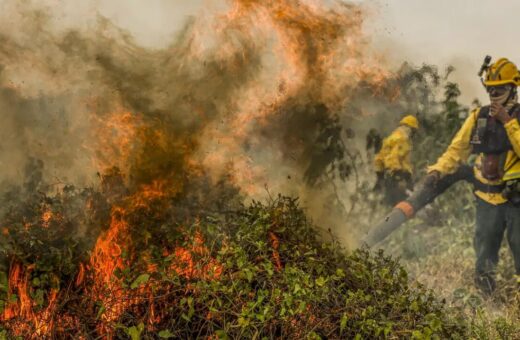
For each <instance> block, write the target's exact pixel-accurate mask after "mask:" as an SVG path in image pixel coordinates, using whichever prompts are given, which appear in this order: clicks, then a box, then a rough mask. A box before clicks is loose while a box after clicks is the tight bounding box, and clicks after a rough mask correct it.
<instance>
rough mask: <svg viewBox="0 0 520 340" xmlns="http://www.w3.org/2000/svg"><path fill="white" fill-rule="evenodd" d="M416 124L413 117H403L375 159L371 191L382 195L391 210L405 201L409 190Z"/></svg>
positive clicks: (417, 125) (385, 140)
mask: <svg viewBox="0 0 520 340" xmlns="http://www.w3.org/2000/svg"><path fill="white" fill-rule="evenodd" d="M418 128H419V122H418V121H417V118H415V117H414V116H412V115H408V116H406V117H404V118H403V119H402V120H401V121H400V123H399V127H398V128H397V129H395V130H394V131H393V132H392V134H391V135H390V136H388V137H387V138H385V139H384V140H383V145H382V147H381V150H380V151H379V152H378V153H377V155H376V156H375V159H374V166H375V169H376V175H377V180H376V185H375V187H374V190H376V191H383V192H384V203H385V204H387V205H389V206H394V205H395V204H397V203H398V202H400V201H402V200H404V199H405V198H406V196H407V193H406V191H407V190H411V189H412V186H413V185H412V162H411V152H412V138H413V135H414V134H415V132H416V131H417V129H418Z"/></svg>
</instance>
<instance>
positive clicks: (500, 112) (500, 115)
mask: <svg viewBox="0 0 520 340" xmlns="http://www.w3.org/2000/svg"><path fill="white" fill-rule="evenodd" d="M491 112H494V115H493V117H495V118H496V119H498V120H499V121H501V122H502V124H505V123H507V122H509V121H510V120H511V119H512V118H511V116H510V115H509V114H508V113H507V110H506V108H505V107H504V106H502V105H501V104H499V103H492V104H491Z"/></svg>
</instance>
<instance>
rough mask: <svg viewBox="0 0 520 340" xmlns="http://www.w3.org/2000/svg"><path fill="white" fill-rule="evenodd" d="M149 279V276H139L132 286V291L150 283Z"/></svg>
mask: <svg viewBox="0 0 520 340" xmlns="http://www.w3.org/2000/svg"><path fill="white" fill-rule="evenodd" d="M149 279H150V275H149V274H141V275H139V276H138V277H137V279H135V280H134V282H132V284H131V285H130V288H131V289H136V288H137V287H139V286H140V285H142V284H145V283H146V282H148V280H149Z"/></svg>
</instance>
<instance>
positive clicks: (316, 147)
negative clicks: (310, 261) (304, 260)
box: [0, 0, 397, 223]
mask: <svg viewBox="0 0 520 340" xmlns="http://www.w3.org/2000/svg"><path fill="white" fill-rule="evenodd" d="M4 3H8V4H9V6H5V7H6V9H7V10H8V11H9V12H10V15H11V17H12V18H16V20H12V21H10V22H9V24H7V23H4V24H2V27H1V28H2V30H1V32H2V33H1V34H0V67H1V73H0V110H1V111H2V118H3V119H2V124H1V126H0V136H1V142H0V145H1V148H0V164H1V165H2V167H3V171H2V172H1V173H0V177H1V180H3V181H4V182H16V181H20V180H21V171H20V169H23V168H24V165H25V164H26V163H27V161H28V159H31V158H32V159H40V160H42V161H43V163H44V165H45V168H44V176H45V177H46V178H47V181H49V182H51V183H52V179H53V180H55V181H56V182H57V183H65V182H66V183H74V184H77V185H91V184H94V183H96V173H104V172H105V171H106V169H108V168H110V167H112V166H117V167H119V168H120V169H121V170H122V172H123V173H124V174H125V175H126V179H127V181H128V183H129V185H130V186H131V187H132V186H133V187H139V186H140V185H143V184H152V183H156V182H157V181H162V182H164V183H166V184H167V186H168V187H170V188H175V192H177V193H179V195H184V196H190V195H191V194H193V193H192V192H190V193H188V191H193V190H195V189H194V187H196V186H197V185H196V184H194V183H199V182H200V179H201V178H204V181H203V182H204V183H206V185H209V187H212V186H214V185H215V183H222V181H224V182H226V183H228V184H229V185H230V186H232V187H236V188H238V189H239V190H240V192H241V193H242V194H243V195H245V196H247V197H251V198H262V197H265V196H266V195H267V192H266V189H265V188H266V187H267V188H268V190H269V191H270V192H283V193H286V194H291V195H298V196H300V197H301V198H302V199H303V200H304V202H305V205H307V206H309V207H310V208H311V212H312V215H313V216H314V217H315V219H316V220H317V221H318V222H320V221H322V220H323V221H324V222H325V223H331V222H333V216H336V215H335V214H333V213H331V211H330V209H329V208H330V207H327V201H328V200H330V197H332V196H337V188H335V187H334V185H332V186H331V185H324V184H323V183H322V185H318V184H319V183H320V178H322V177H323V175H327V174H333V173H335V172H337V170H338V169H339V170H340V174H341V176H349V175H351V173H352V169H350V168H349V167H348V166H346V165H345V164H344V163H341V164H340V163H338V162H337V161H338V160H341V159H344V158H345V157H346V156H345V155H344V147H345V146H344V145H343V140H344V139H345V138H346V137H345V136H346V135H345V133H346V132H347V131H346V130H345V129H344V127H345V126H347V127H348V126H349V125H350V123H351V121H353V120H355V119H358V118H359V117H360V116H363V115H366V114H367V108H368V111H370V106H367V105H366V103H367V101H370V102H374V103H376V102H388V100H389V99H391V98H392V97H395V96H396V94H397V92H396V89H395V87H394V86H392V82H391V81H389V80H390V78H391V77H392V75H391V73H390V72H388V71H387V70H385V68H384V65H383V64H382V63H381V62H380V61H379V60H378V59H377V58H375V57H374V56H371V55H370V53H369V51H368V44H367V41H366V39H365V38H364V36H363V33H362V24H363V20H364V17H365V14H364V13H363V8H362V7H361V6H359V5H352V4H347V3H345V2H343V1H328V2H323V3H320V2H319V1H318V2H316V1H297V2H295V1H246V0H235V1H229V2H228V3H227V5H226V6H223V7H222V9H221V10H220V11H219V12H215V13H206V14H204V15H201V16H199V17H196V18H193V19H192V20H191V21H190V22H188V23H187V24H186V26H185V27H184V29H183V30H182V31H181V32H180V33H179V34H178V36H177V37H176V39H175V40H174V41H172V42H171V44H170V46H169V47H168V48H164V49H160V50H157V49H147V48H144V47H141V46H139V45H137V44H136V43H135V42H134V41H133V40H132V39H131V37H130V35H129V34H128V33H127V32H125V31H124V30H121V29H119V28H118V27H116V26H115V25H114V24H113V23H111V22H110V21H108V20H106V19H103V18H99V20H98V21H97V24H96V25H95V26H94V27H86V28H85V27H83V28H81V29H72V28H69V29H63V28H62V27H61V28H60V27H56V23H55V21H54V20H51V19H50V15H51V13H50V12H49V11H48V10H45V9H43V8H40V7H38V6H37V5H35V3H32V2H30V1H24V2H17V1H11V2H10V1H7V2H6V1H4ZM121 10H122V11H123V9H121ZM373 105H376V104H373ZM377 105H381V104H377ZM334 181H335V180H334V179H332V181H330V182H329V184H331V183H334ZM208 183H210V184H208ZM211 183H213V184H211ZM209 187H208V186H205V187H204V188H203V189H202V191H203V192H205V195H209V193H208V192H207V191H208V190H209V189H208V188H209ZM199 190H200V188H199ZM209 196H210V195H209ZM216 199H217V200H218V198H216ZM338 216H339V215H338Z"/></svg>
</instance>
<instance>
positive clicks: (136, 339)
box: [126, 322, 144, 340]
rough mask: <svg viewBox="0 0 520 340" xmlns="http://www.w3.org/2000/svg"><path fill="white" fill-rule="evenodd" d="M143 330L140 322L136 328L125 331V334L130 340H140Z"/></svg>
mask: <svg viewBox="0 0 520 340" xmlns="http://www.w3.org/2000/svg"><path fill="white" fill-rule="evenodd" d="M143 330H144V324H143V323H142V322H141V323H140V324H139V325H138V326H132V327H129V328H128V329H127V330H126V334H128V335H129V336H130V338H131V339H132V340H140V339H141V333H142V332H143Z"/></svg>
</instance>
